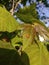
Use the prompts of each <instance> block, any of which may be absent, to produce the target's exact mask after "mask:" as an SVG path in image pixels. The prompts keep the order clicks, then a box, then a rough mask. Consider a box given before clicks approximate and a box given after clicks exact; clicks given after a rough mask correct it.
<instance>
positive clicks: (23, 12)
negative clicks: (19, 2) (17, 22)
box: [16, 3, 38, 23]
mask: <svg viewBox="0 0 49 65" xmlns="http://www.w3.org/2000/svg"><path fill="white" fill-rule="evenodd" d="M35 8H36V4H35V3H34V4H32V5H30V6H29V7H24V8H23V9H20V10H19V11H18V12H17V13H16V15H17V17H18V18H20V19H21V20H22V21H23V22H26V23H27V22H30V23H32V22H33V20H34V18H36V19H38V14H37V11H36V9H35Z"/></svg>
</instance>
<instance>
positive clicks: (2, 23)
mask: <svg viewBox="0 0 49 65" xmlns="http://www.w3.org/2000/svg"><path fill="white" fill-rule="evenodd" d="M19 26H20V25H19V23H18V22H17V21H16V20H15V19H14V18H13V16H11V15H10V13H9V12H7V11H6V9H4V8H2V7H0V31H8V32H12V31H14V30H16V29H17V28H18V27H19Z"/></svg>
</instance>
